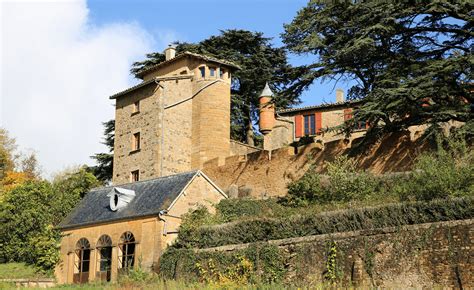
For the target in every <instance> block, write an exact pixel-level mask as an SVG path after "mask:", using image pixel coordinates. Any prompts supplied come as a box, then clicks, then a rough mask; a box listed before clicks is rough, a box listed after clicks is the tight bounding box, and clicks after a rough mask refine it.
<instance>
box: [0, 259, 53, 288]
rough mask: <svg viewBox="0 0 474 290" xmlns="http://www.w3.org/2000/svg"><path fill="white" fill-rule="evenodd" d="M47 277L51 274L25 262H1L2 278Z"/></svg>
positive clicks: (0, 275)
mask: <svg viewBox="0 0 474 290" xmlns="http://www.w3.org/2000/svg"><path fill="white" fill-rule="evenodd" d="M47 277H49V275H45V273H42V272H38V269H37V268H35V267H33V266H30V265H26V264H25V263H0V279H19V278H23V279H34V278H47ZM0 286H1V285H0ZM0 288H1V287H0ZM2 289H3V288H2Z"/></svg>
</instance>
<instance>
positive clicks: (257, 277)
mask: <svg viewBox="0 0 474 290" xmlns="http://www.w3.org/2000/svg"><path fill="white" fill-rule="evenodd" d="M285 273H286V270H285V257H284V255H283V253H282V252H281V250H279V249H278V247H276V246H272V245H252V246H250V247H248V248H246V249H243V250H236V251H233V252H194V251H192V250H189V249H176V248H173V247H171V248H168V249H167V250H166V251H165V253H164V254H163V256H162V257H161V259H160V275H161V276H162V277H163V278H165V279H183V280H185V281H193V282H195V281H201V282H206V283H211V284H213V283H218V284H219V285H220V286H222V285H223V284H224V285H226V284H227V285H229V284H230V285H232V284H236V285H247V284H249V283H251V284H260V283H278V282H280V281H282V280H283V277H284V275H285Z"/></svg>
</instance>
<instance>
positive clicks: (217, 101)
mask: <svg viewBox="0 0 474 290" xmlns="http://www.w3.org/2000/svg"><path fill="white" fill-rule="evenodd" d="M165 55H166V61H164V62H162V63H160V64H158V65H155V66H153V67H151V68H149V69H147V70H145V71H142V72H141V73H139V77H141V78H142V79H143V82H142V83H140V84H138V85H136V86H134V87H132V88H129V89H127V90H125V91H122V92H120V93H117V94H115V95H113V96H111V97H110V98H111V99H114V100H115V101H116V108H115V148H114V168H113V183H114V184H120V183H126V182H131V181H138V180H145V179H149V178H154V177H160V176H167V175H170V174H174V173H180V172H186V171H189V170H193V169H199V168H202V164H203V163H204V162H206V161H207V160H210V159H214V158H220V159H223V158H225V157H228V156H229V155H230V150H231V147H230V146H231V145H230V85H231V74H232V71H233V70H235V69H238V67H237V66H236V65H234V64H232V63H230V62H227V61H223V60H218V59H214V58H210V57H206V56H202V55H198V54H194V53H190V52H184V53H182V54H179V55H178V56H175V50H174V48H172V47H169V48H168V49H166V50H165Z"/></svg>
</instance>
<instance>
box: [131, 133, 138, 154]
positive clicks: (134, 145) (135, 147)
mask: <svg viewBox="0 0 474 290" xmlns="http://www.w3.org/2000/svg"><path fill="white" fill-rule="evenodd" d="M132 150H133V151H136V150H140V132H137V133H135V134H133V140H132Z"/></svg>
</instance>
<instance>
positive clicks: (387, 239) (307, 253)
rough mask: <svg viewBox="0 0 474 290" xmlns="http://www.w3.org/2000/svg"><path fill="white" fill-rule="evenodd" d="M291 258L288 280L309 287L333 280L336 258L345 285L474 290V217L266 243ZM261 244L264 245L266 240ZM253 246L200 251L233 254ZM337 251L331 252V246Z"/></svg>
mask: <svg viewBox="0 0 474 290" xmlns="http://www.w3.org/2000/svg"><path fill="white" fill-rule="evenodd" d="M266 243H268V244H271V245H275V246H277V247H278V248H279V249H280V250H281V253H283V255H284V257H285V260H286V262H285V264H286V267H287V268H286V275H285V281H286V282H287V283H291V284H296V285H300V286H303V285H304V286H305V287H311V286H318V285H319V286H320V285H321V283H323V282H324V281H327V271H328V266H327V261H328V256H329V255H330V253H332V254H333V255H334V256H335V265H334V267H332V268H333V270H334V271H335V272H334V273H335V278H336V280H337V281H338V283H341V284H342V285H354V284H355V285H357V286H363V287H377V288H380V287H381V288H391V289H393V288H395V289H406V288H433V287H447V288H460V289H471V288H473V287H474V276H473V273H474V261H473V260H472V259H473V257H474V251H473V246H474V220H460V221H448V222H439V223H430V224H419V225H410V226H403V227H400V228H383V229H376V230H366V231H353V232H344V233H337V234H328V235H318V236H308V237H301V238H292V239H283V240H274V241H268V242H266ZM259 245H262V243H260V244H259ZM249 246H252V244H241V245H229V246H223V247H216V248H208V249H199V250H196V252H215V251H218V252H227V253H232V252H233V251H236V250H241V249H245V248H247V247H249ZM331 246H333V247H334V249H333V250H332V251H331V250H330V247H331Z"/></svg>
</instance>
